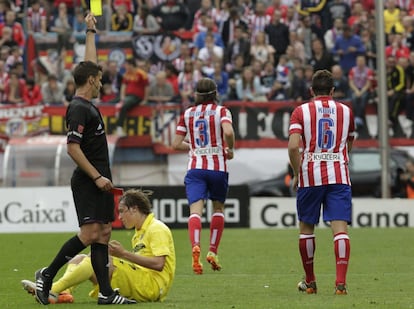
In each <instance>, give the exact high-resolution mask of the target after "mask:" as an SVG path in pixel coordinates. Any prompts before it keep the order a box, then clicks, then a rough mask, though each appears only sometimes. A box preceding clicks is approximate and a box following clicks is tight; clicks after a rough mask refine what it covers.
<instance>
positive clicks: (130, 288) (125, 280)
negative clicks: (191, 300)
mask: <svg viewBox="0 0 414 309" xmlns="http://www.w3.org/2000/svg"><path fill="white" fill-rule="evenodd" d="M150 194H151V192H143V191H141V190H128V191H126V192H125V193H124V194H123V195H122V197H121V198H120V200H119V206H118V209H119V218H120V220H121V221H122V223H123V224H124V226H125V227H126V228H128V229H130V228H133V227H134V228H135V234H134V235H133V237H132V251H133V252H130V251H128V250H126V249H124V248H123V247H122V245H121V244H120V243H119V242H118V241H116V240H112V241H111V242H110V243H109V253H110V266H109V274H110V278H111V285H112V286H113V287H114V288H117V289H119V292H120V293H121V295H123V296H125V297H128V298H131V299H135V300H136V301H137V302H153V301H163V300H164V299H165V297H166V296H167V294H168V292H169V290H170V288H171V285H172V282H173V279H174V274H175V249H174V241H173V238H172V234H171V231H170V229H169V228H168V227H167V226H166V225H165V224H164V223H162V222H161V221H159V220H157V219H155V217H154V214H153V213H152V205H151V203H150V201H149V199H148V196H149V195H150ZM87 280H90V281H92V283H93V284H94V289H93V290H92V291H91V292H90V293H89V295H90V296H91V297H98V292H99V289H98V284H97V281H96V278H95V274H94V272H93V268H92V264H91V260H90V257H89V256H87V255H84V254H79V255H77V256H75V257H74V258H73V259H71V260H70V261H69V263H68V267H67V268H66V271H65V273H64V274H63V276H62V277H61V278H60V279H59V280H58V281H56V282H54V283H53V285H52V289H51V291H50V296H49V301H50V303H71V302H73V296H72V290H73V288H74V287H75V286H76V285H78V284H80V283H81V282H84V281H87ZM22 285H23V288H24V289H25V290H26V291H28V292H29V293H30V294H34V291H35V289H36V285H35V283H34V282H32V281H29V280H22Z"/></svg>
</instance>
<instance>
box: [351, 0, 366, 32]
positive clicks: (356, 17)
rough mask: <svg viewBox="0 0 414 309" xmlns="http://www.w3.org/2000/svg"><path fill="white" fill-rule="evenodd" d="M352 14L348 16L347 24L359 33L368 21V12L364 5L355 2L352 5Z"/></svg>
mask: <svg viewBox="0 0 414 309" xmlns="http://www.w3.org/2000/svg"><path fill="white" fill-rule="evenodd" d="M351 14H352V15H351V16H350V17H349V18H348V21H347V24H348V25H349V26H350V27H351V28H352V29H356V30H357V33H360V32H361V30H362V29H364V28H365V27H366V24H367V23H368V12H367V11H365V10H364V6H363V5H362V3H360V2H355V3H354V4H353V6H352V13H351Z"/></svg>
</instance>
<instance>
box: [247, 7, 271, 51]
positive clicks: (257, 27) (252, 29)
mask: <svg viewBox="0 0 414 309" xmlns="http://www.w3.org/2000/svg"><path fill="white" fill-rule="evenodd" d="M271 19H272V18H271V16H269V15H266V6H265V4H264V2H261V1H258V2H256V7H255V11H254V14H253V15H251V16H250V19H249V33H250V40H251V42H253V43H255V42H256V35H257V34H258V33H259V32H263V31H264V30H265V27H266V26H267V25H268V24H270V20H271Z"/></svg>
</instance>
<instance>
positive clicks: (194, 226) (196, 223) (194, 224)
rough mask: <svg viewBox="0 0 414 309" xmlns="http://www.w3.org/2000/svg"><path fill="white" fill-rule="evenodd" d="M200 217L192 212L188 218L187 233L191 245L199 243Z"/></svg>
mask: <svg viewBox="0 0 414 309" xmlns="http://www.w3.org/2000/svg"><path fill="white" fill-rule="evenodd" d="M200 234H201V218H200V216H199V215H197V214H192V215H190V217H189V218H188V235H189V236H190V242H191V247H194V246H199V245H200Z"/></svg>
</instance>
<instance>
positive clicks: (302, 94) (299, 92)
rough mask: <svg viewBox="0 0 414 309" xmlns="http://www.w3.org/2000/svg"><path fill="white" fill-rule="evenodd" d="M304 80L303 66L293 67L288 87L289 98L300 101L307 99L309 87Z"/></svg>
mask: <svg viewBox="0 0 414 309" xmlns="http://www.w3.org/2000/svg"><path fill="white" fill-rule="evenodd" d="M307 86H308V85H307V84H306V80H305V70H304V68H303V67H298V68H295V71H294V72H293V79H292V87H291V88H290V95H289V99H292V100H294V101H296V102H302V101H305V100H307V99H309V89H308V87H307Z"/></svg>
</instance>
